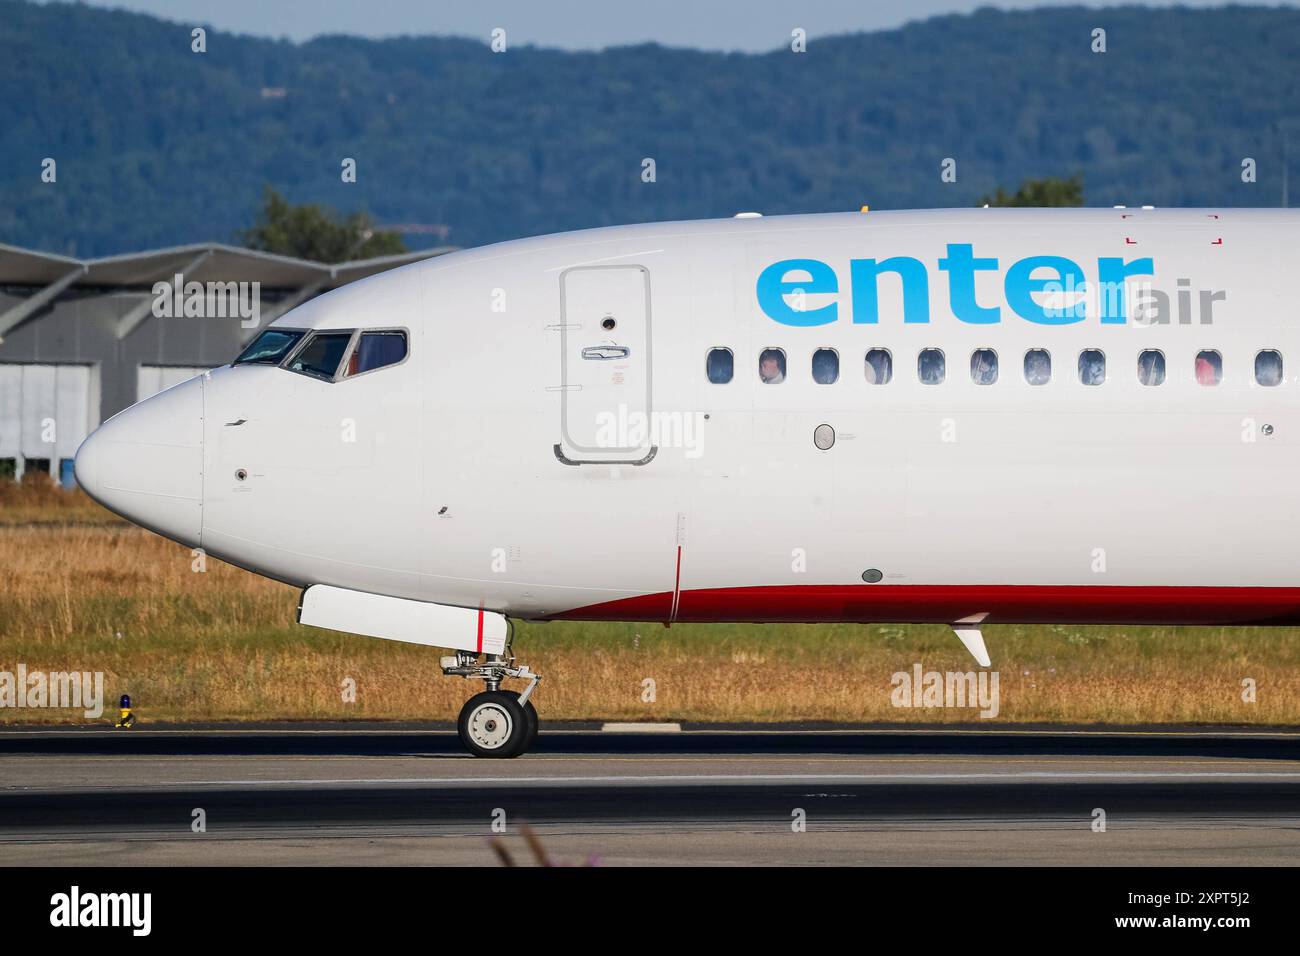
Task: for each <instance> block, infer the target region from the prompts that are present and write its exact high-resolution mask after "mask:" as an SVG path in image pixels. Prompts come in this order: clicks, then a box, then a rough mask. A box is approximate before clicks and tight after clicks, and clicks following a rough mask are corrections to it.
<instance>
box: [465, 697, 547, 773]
mask: <svg viewBox="0 0 1300 956" xmlns="http://www.w3.org/2000/svg"><path fill="white" fill-rule="evenodd" d="M530 703H531V702H530ZM533 713H534V715H535V714H536V711H535V710H534V712H533ZM535 727H536V717H535V716H534V717H533V718H532V719H530V718H529V716H528V714H527V712H526V708H524V707H520V706H519V695H518V694H516V693H514V692H513V691H499V690H488V691H484V692H483V693H481V694H475V695H474V696H473V697H471V698H470V699H469V700H467V701H465V706H464V707H462V708H461V711H460V720H458V721H457V722H456V729H457V731H458V732H459V733H460V742H461V743H462V744H464V745H465V749H466V750H468V751H469V752H470V753H472V754H473V755H474V756H476V757H501V758H507V757H518V756H519V755H520V754H521V753H523V752H524V750H525V749H526V748H527V746H528V744H529V742H530V740H529V735H530V734H531V733H536V731H535V730H531V729H530V728H535Z"/></svg>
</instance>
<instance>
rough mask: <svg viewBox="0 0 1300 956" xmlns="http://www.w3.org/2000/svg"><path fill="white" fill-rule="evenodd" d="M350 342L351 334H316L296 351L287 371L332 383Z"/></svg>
mask: <svg viewBox="0 0 1300 956" xmlns="http://www.w3.org/2000/svg"><path fill="white" fill-rule="evenodd" d="M351 341H352V333H351V332H317V333H316V334H315V335H313V336H312V337H311V338H310V339H308V340H307V344H306V345H304V346H303V347H302V348H300V349H299V350H298V353H297V354H296V355H295V356H294V357H293V360H292V361H291V362H290V363H289V366H288V368H289V371H291V372H302V373H303V374H304V375H315V376H317V377H319V378H327V379H329V380H331V381H333V379H334V376H335V375H336V374H337V373H338V370H339V363H340V362H342V361H343V353H345V352H346V351H347V350H348V343H349V342H351Z"/></svg>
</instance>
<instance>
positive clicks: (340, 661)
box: [0, 488, 1300, 724]
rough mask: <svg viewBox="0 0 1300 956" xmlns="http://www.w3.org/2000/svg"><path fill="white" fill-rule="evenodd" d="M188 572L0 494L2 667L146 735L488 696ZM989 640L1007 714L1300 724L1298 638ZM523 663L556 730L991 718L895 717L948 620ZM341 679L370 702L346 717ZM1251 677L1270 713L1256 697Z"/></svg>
mask: <svg viewBox="0 0 1300 956" xmlns="http://www.w3.org/2000/svg"><path fill="white" fill-rule="evenodd" d="M51 495H53V496H54V497H50V496H51ZM192 561H193V558H192V557H191V555H190V552H189V551H188V550H186V549H183V548H181V547H180V546H178V545H175V544H172V543H170V542H167V541H164V540H163V539H161V538H158V537H157V536H155V535H152V534H149V533H148V532H145V531H141V530H139V529H136V528H133V527H130V526H128V525H125V524H122V523H120V522H117V521H115V520H114V519H113V518H112V517H111V516H108V515H106V514H105V513H104V512H103V511H101V510H100V509H98V507H97V506H95V505H94V504H93V503H91V502H89V501H88V500H87V499H85V498H84V496H81V495H69V494H67V493H65V492H58V491H54V492H50V491H48V490H46V489H39V488H38V489H35V490H34V491H33V490H27V489H24V490H21V491H19V490H15V489H13V488H6V489H3V490H0V670H8V671H12V670H14V669H15V668H16V666H17V664H18V662H23V663H25V664H26V665H27V667H28V669H29V670H45V671H58V670H72V669H76V670H90V671H103V672H104V673H105V680H106V688H105V691H106V696H107V697H108V698H109V699H110V700H112V699H115V698H116V696H117V695H118V694H122V693H129V694H131V695H132V696H133V697H134V698H135V700H136V703H137V705H138V708H139V711H140V713H141V715H142V717H143V719H145V720H151V719H152V720H254V719H358V718H361V719H398V718H403V719H437V720H447V719H451V718H454V717H455V715H456V713H457V711H458V710H459V707H460V705H461V703H462V702H463V701H464V699H465V698H466V697H467V696H468V695H469V694H470V693H471V692H473V691H474V690H477V689H478V685H476V684H472V683H470V682H466V681H462V680H459V679H454V678H447V677H443V676H442V673H441V672H440V671H439V669H438V657H439V653H440V652H438V651H436V650H432V649H429V648H423V647H414V646H409V645H402V644H394V643H390V642H386V641H377V640H372V639H367V638H361V637H355V636H352V635H346V634H337V633H334V632H330V631H321V630H317V629H313V628H304V627H300V626H299V625H297V624H295V623H294V611H295V607H296V602H297V595H296V593H295V592H294V591H293V590H292V589H290V588H287V587H285V586H283V585H279V584H275V583H272V582H269V581H266V580H263V579H261V578H257V577H255V576H253V575H251V574H248V573H246V572H243V571H240V570H238V569H236V568H232V567H230V566H228V565H224V564H221V563H219V562H216V561H209V563H208V570H207V572H206V573H195V572H194V571H193V570H192V567H191V565H192ZM987 637H988V640H989V645H990V648H991V650H992V653H993V657H994V660H995V661H996V663H997V668H998V671H999V673H1000V674H1001V714H1000V716H999V718H998V719H999V721H1062V722H1085V723H1086V722H1093V721H1107V722H1111V721H1113V722H1120V723H1124V722H1153V723H1162V722H1193V723H1195V722H1202V723H1231V724H1295V723H1300V630H1297V629H1292V628H1287V629H1260V628H1221V629H1206V628H1149V627H1106V628H1066V627H1012V626H1005V627H990V628H988V630H987ZM516 650H517V652H519V653H520V654H521V656H522V658H523V659H524V660H527V661H528V663H529V664H531V665H532V666H533V667H534V668H535V669H537V670H538V671H540V672H541V673H542V674H544V675H546V680H545V681H544V682H543V683H542V686H541V688H540V690H539V692H538V697H537V701H538V704H539V706H540V707H542V708H543V709H544V711H545V714H546V717H547V718H548V719H602V720H604V719H611V720H636V719H684V720H714V721H724V720H771V721H775V720H837V721H906V722H922V721H953V720H974V719H976V717H975V712H974V711H971V710H960V711H955V710H947V709H942V708H937V709H916V710H913V709H899V708H895V707H893V706H892V705H891V703H890V677H891V675H892V674H893V673H895V672H896V671H908V672H910V671H911V668H912V665H913V663H914V662H917V661H919V662H921V663H922V664H923V665H924V667H925V669H926V670H939V671H947V670H961V671H965V670H968V669H971V664H970V661H969V658H967V657H966V655H965V652H964V651H963V650H962V649H961V647H960V646H959V645H958V644H957V642H956V640H955V639H954V638H953V637H952V635H951V633H950V632H948V631H947V630H946V629H944V628H940V627H921V626H918V627H897V626H894V627H865V626H858V625H823V626H787V625H767V626H739V625H691V626H681V625H679V626H675V627H673V628H671V629H666V628H663V627H662V626H660V625H645V624H643V625H631V624H615V625H597V624H577V623H574V624H564V623H552V624H536V625H521V626H520V628H519V632H518V637H517V641H516ZM346 678H352V679H353V680H355V681H356V684H357V700H356V703H353V704H346V703H344V702H343V699H342V696H343V695H342V693H341V688H342V685H343V682H344V680H345V679H346ZM647 678H648V679H651V680H653V681H654V683H655V690H656V699H655V700H654V701H653V702H645V701H643V700H642V696H643V686H644V685H643V682H644V681H645V680H646V679H647ZM1244 678H1253V679H1254V680H1255V681H1256V682H1257V684H1258V688H1259V692H1258V702H1257V703H1253V704H1247V703H1245V702H1243V701H1242V699H1241V682H1242V680H1243V679H1244ZM105 716H106V718H107V717H109V716H111V712H106V715H105ZM81 719H82V718H81V715H80V712H72V711H51V710H6V711H0V721H3V720H8V721H12V722H32V721H79V720H81Z"/></svg>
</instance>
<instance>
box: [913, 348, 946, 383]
mask: <svg viewBox="0 0 1300 956" xmlns="http://www.w3.org/2000/svg"><path fill="white" fill-rule="evenodd" d="M916 371H917V375H918V376H920V379H921V384H922V385H942V384H943V379H944V376H945V374H946V369H945V366H944V360H943V353H942V352H940V351H939V350H938V349H923V350H922V351H921V354H920V355H918V356H917V359H916Z"/></svg>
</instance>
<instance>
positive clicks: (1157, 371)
mask: <svg viewBox="0 0 1300 956" xmlns="http://www.w3.org/2000/svg"><path fill="white" fill-rule="evenodd" d="M1138 382H1139V384H1142V385H1146V386H1155V385H1163V384H1164V383H1165V356H1164V353H1163V352H1158V351H1156V350H1155V349H1147V350H1146V351H1144V352H1142V353H1141V354H1139V355H1138Z"/></svg>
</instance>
